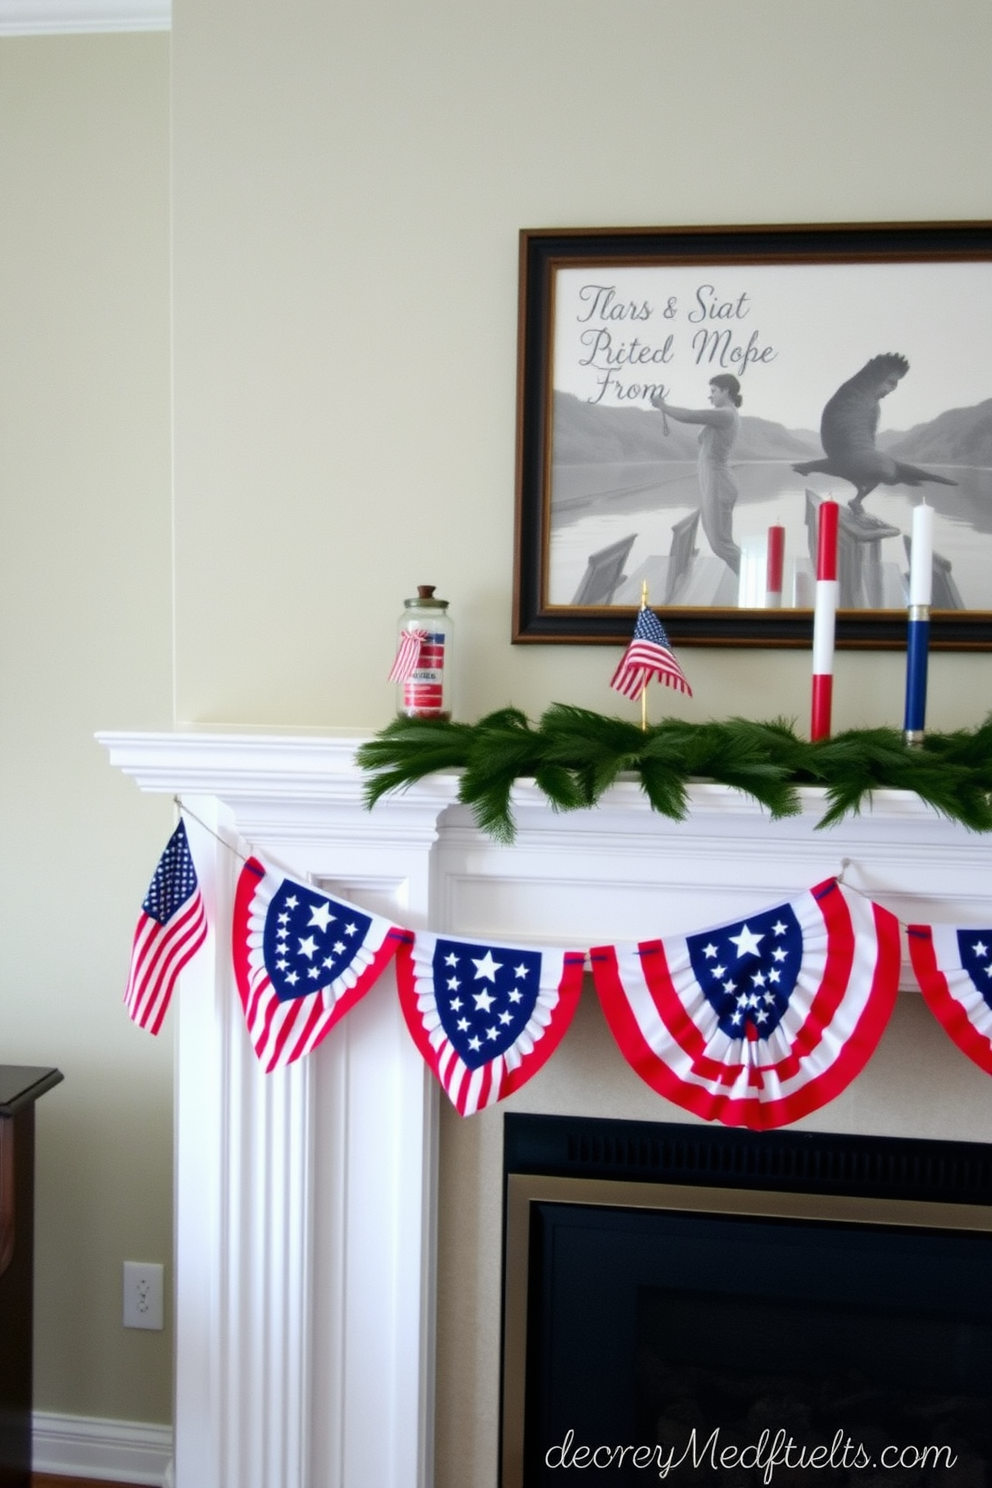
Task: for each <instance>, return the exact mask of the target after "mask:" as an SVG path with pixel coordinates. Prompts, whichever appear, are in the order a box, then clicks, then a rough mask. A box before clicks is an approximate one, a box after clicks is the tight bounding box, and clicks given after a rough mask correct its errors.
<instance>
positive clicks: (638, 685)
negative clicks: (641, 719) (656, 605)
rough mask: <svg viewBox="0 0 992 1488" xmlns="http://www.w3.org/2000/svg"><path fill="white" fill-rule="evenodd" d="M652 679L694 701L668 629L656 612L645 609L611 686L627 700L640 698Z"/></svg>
mask: <svg viewBox="0 0 992 1488" xmlns="http://www.w3.org/2000/svg"><path fill="white" fill-rule="evenodd" d="M652 677H657V679H658V681H659V682H664V684H665V686H666V687H677V688H678V690H679V692H685V693H687V694H688V695H689V697H692V688H691V687H690V686H689V684H688V682H687V681H686V678H685V674H684V672H683V671H682V668H681V667H680V666H679V664H678V662H677V661H676V659H675V653H674V652H673V651H672V648H671V646H670V645H669V643H668V637H667V635H666V634H665V630H664V626H663V625H662V623H661V621H660V620H659V619H658V616H657V615H656V614H655V612H654V610H651V609H648V608H647V606H645V607H644V608H643V609H642V610H641V612H640V614H639V615H638V617H637V624H636V625H635V626H634V635H633V639H632V640H631V642H630V645H629V646H628V647H627V649H626V651H625V652H624V653H623V656H622V657H621V658H620V665H619V666H618V667H617V669H616V671H615V672H614V673H613V677H612V679H611V681H610V686H611V687H612V688H614V689H615V690H616V691H617V692H622V693H623V695H624V697H628V698H638V697H640V695H641V692H642V691H643V689H644V688H645V687H646V686H647V684H648V682H649V681H650V680H651V678H652Z"/></svg>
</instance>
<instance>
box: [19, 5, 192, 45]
mask: <svg viewBox="0 0 992 1488" xmlns="http://www.w3.org/2000/svg"><path fill="white" fill-rule="evenodd" d="M171 30H172V0H0V36H58V35H68V36H71V35H78V34H80V33H83V32H96V31H171Z"/></svg>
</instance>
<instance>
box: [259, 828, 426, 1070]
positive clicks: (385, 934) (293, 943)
mask: <svg viewBox="0 0 992 1488" xmlns="http://www.w3.org/2000/svg"><path fill="white" fill-rule="evenodd" d="M232 934H233V945H232V952H233V958H234V975H235V980H236V981H237V984H238V993H239V995H240V997H241V1005H242V1007H243V1008H244V1013H245V1021H246V1023H247V1025H248V1034H249V1037H250V1038H251V1042H252V1045H253V1047H254V1049H255V1053H256V1054H257V1055H258V1057H259V1059H260V1060H261V1062H262V1064H263V1065H264V1067H265V1069H266V1070H267V1071H268V1070H273V1069H275V1068H277V1067H278V1066H279V1065H284V1064H291V1063H292V1062H293V1060H294V1059H299V1058H300V1056H301V1055H303V1054H309V1052H310V1050H311V1049H314V1048H316V1046H317V1045H318V1044H319V1043H320V1041H321V1039H322V1038H324V1036H325V1035H326V1034H327V1033H329V1032H330V1030H331V1029H332V1028H333V1027H334V1025H335V1023H336V1022H337V1021H338V1019H339V1018H342V1017H343V1016H344V1014H345V1013H346V1012H347V1011H348V1009H349V1008H351V1007H354V1005H355V1003H356V1002H358V1001H359V999H360V998H361V997H363V996H364V995H365V993H366V992H367V991H368V989H369V988H370V987H371V986H372V983H373V982H374V981H375V980H376V978H377V977H378V976H379V975H380V974H381V972H382V971H383V969H384V967H385V966H386V965H387V964H388V963H389V961H390V960H391V959H392V957H393V956H394V955H395V954H396V949H397V947H398V946H399V945H400V943H401V942H402V941H403V940H404V939H405V938H406V937H407V934H408V932H407V931H405V930H400V929H398V928H397V927H396V926H395V925H393V924H392V923H391V922H390V921H389V920H385V919H383V918H382V917H381V916H380V915H373V914H367V913H366V912H365V911H364V910H362V909H358V908H357V907H356V906H355V905H354V904H349V903H348V902H347V901H346V900H344V899H332V898H331V897H330V895H328V894H324V893H322V892H321V891H320V890H319V889H314V888H311V887H310V886H309V885H308V884H302V883H298V882H297V881H296V879H293V878H290V877H288V876H287V875H286V874H285V873H283V872H282V870H281V869H278V868H273V867H271V866H270V865H268V864H265V863H263V862H262V861H261V860H260V859H259V858H249V859H248V861H247V862H246V863H245V865H244V868H243V869H242V871H241V876H240V878H239V880H238V887H237V893H236V895H235V900H234V923H233V929H232Z"/></svg>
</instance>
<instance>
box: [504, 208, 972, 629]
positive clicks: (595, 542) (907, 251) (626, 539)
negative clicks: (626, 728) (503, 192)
mask: <svg viewBox="0 0 992 1488" xmlns="http://www.w3.org/2000/svg"><path fill="white" fill-rule="evenodd" d="M990 347H992V223H988V222H961V223H910V224H891V223H889V224H878V225H875V226H869V225H863V224H861V225H856V224H832V225H821V226H771V227H678V228H622V229H617V228H607V229H593V228H577V229H557V228H542V229H526V230H524V231H523V232H522V233H521V235H520V309H519V345H518V397H517V514H516V540H515V541H516V550H515V581H514V618H513V639H514V640H515V641H517V642H523V643H528V642H531V643H541V642H583V643H588V642H603V643H604V644H605V643H609V644H624V643H625V642H626V641H627V640H628V639H629V637H630V630H631V624H632V616H633V613H634V611H635V610H636V609H637V608H638V606H639V605H640V602H641V595H642V593H643V592H644V586H645V585H646V586H647V596H648V602H649V603H650V604H651V605H652V607H653V608H655V609H657V610H658V611H659V613H660V614H661V615H662V618H663V620H664V623H665V628H666V630H667V631H668V634H669V636H670V638H671V639H672V641H673V642H676V643H679V644H682V645H686V644H688V645H713V646H733V645H747V646H808V645H809V644H810V641H811V635H812V606H813V595H814V584H815V575H816V534H817V525H818V516H817V514H818V511H819V507H820V504H821V503H822V502H823V501H824V500H830V499H832V500H835V501H836V502H837V503H838V505H839V507H840V514H839V515H840V540H839V555H838V562H839V581H840V610H839V613H838V617H837V644H838V645H839V646H862V647H901V646H904V645H905V641H906V606H907V602H908V574H909V567H910V556H911V551H912V548H911V530H912V518H913V509H914V507H915V506H916V505H917V504H918V503H919V502H921V501H926V502H927V503H928V504H929V505H930V506H932V508H933V511H934V538H933V547H934V556H933V604H932V611H931V629H930V643H931V645H932V646H933V647H936V648H943V649H960V650H971V649H974V650H987V649H992V360H990V357H989V348H990Z"/></svg>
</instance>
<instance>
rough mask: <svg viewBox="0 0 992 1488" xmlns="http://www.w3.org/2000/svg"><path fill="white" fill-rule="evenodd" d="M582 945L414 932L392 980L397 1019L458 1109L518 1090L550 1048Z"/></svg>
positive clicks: (572, 998)
mask: <svg viewBox="0 0 992 1488" xmlns="http://www.w3.org/2000/svg"><path fill="white" fill-rule="evenodd" d="M584 968H585V953H584V952H582V951H548V950H540V951H537V950H521V949H520V948H519V947H518V946H513V947H510V946H501V945H494V944H492V943H490V942H482V941H470V940H459V939H456V938H455V937H454V936H442V935H432V934H430V933H421V932H419V931H418V933H417V934H416V935H415V936H414V937H413V940H412V943H410V942H406V943H404V944H403V945H402V946H401V947H400V953H399V958H398V960H397V967H396V978H397V982H398V984H399V989H400V1002H401V1005H402V1008H403V1015H404V1017H405V1018H406V1022H407V1027H408V1028H409V1030H410V1032H411V1034H412V1035H413V1038H414V1041H415V1043H416V1045H417V1047H418V1049H419V1050H420V1052H421V1054H422V1055H423V1057H424V1059H425V1061H426V1062H427V1064H428V1065H430V1067H431V1069H432V1070H433V1071H434V1073H435V1075H436V1076H437V1078H438V1080H439V1081H440V1082H441V1084H442V1086H443V1087H444V1090H445V1092H446V1093H447V1095H448V1098H449V1099H450V1100H451V1102H452V1104H453V1105H454V1106H455V1107H456V1108H457V1110H458V1111H459V1113H460V1114H461V1115H462V1116H471V1115H472V1114H473V1113H474V1112H475V1111H480V1110H482V1109H483V1108H484V1107H486V1106H491V1105H494V1104H495V1102H496V1101H499V1100H502V1099H503V1097H504V1096H507V1095H510V1094H511V1093H512V1092H513V1091H514V1090H519V1089H520V1087H521V1086H522V1085H524V1084H525V1083H526V1082H527V1081H528V1080H529V1079H530V1077H531V1076H532V1075H534V1074H536V1073H537V1071H538V1070H539V1069H540V1068H541V1066H542V1064H544V1063H545V1061H546V1060H547V1059H548V1058H549V1057H550V1056H551V1055H552V1054H553V1053H554V1051H555V1049H556V1048H557V1047H558V1044H559V1042H560V1041H561V1038H562V1035H563V1034H564V1033H565V1030H566V1029H567V1028H568V1025H569V1024H570V1023H571V1021H572V1016H573V1014H574V1012H575V1009H576V1006H577V1005H578V1000H579V993H580V991H581V988H582V973H583V970H584Z"/></svg>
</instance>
